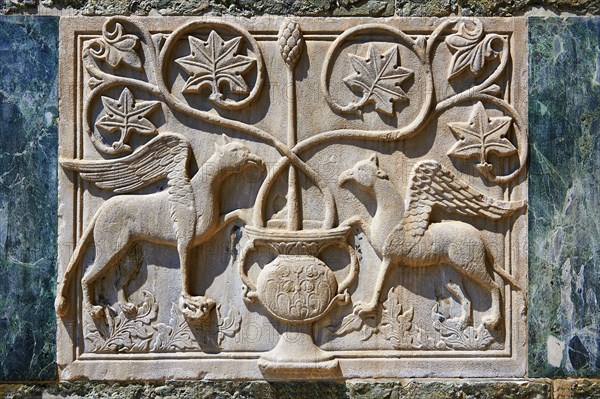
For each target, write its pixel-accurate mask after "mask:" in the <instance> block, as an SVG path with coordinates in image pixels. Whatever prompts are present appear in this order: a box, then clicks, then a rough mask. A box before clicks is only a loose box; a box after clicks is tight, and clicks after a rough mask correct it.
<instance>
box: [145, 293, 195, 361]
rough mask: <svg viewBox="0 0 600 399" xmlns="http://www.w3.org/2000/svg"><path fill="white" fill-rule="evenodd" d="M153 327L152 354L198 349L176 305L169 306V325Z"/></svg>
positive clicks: (162, 324)
mask: <svg viewBox="0 0 600 399" xmlns="http://www.w3.org/2000/svg"><path fill="white" fill-rule="evenodd" d="M153 327H154V329H155V330H156V334H155V335H156V338H155V340H154V344H153V345H152V351H153V352H169V351H177V350H187V349H195V348H197V347H198V345H197V343H196V341H195V339H194V338H193V335H192V332H191V331H190V329H189V326H188V324H187V322H186V321H185V318H184V317H183V315H182V314H181V311H180V310H179V306H177V304H173V305H172V306H171V318H170V320H169V325H166V324H164V323H156V324H154V325H153Z"/></svg>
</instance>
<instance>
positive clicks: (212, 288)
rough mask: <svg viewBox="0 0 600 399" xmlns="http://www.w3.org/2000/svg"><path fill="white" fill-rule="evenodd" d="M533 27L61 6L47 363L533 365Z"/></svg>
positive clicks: (333, 374) (277, 370)
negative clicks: (529, 315) (54, 278)
mask: <svg viewBox="0 0 600 399" xmlns="http://www.w3.org/2000/svg"><path fill="white" fill-rule="evenodd" d="M524 22H525V21H524V19H511V20H506V21H502V20H498V19H484V20H478V19H473V18H468V19H464V20H462V19H453V20H437V19H429V20H427V19H389V20H386V23H377V22H374V20H373V19H345V18H344V19H342V18H338V19H336V18H330V19H310V18H298V19H297V20H288V19H284V18H273V17H270V18H258V19H250V20H249V19H240V18H222V19H218V20H217V19H204V18H202V19H198V18H194V19H183V18H172V19H165V18H146V19H123V18H116V19H92V18H89V19H82V18H67V19H61V34H62V36H61V37H62V43H65V46H64V47H63V54H62V56H61V60H62V64H61V74H60V76H61V78H62V79H64V80H63V81H64V82H72V81H73V80H75V81H76V82H77V84H76V85H72V84H61V85H60V89H61V119H60V120H61V135H60V140H59V142H60V145H59V154H60V156H61V168H60V172H59V175H60V193H59V201H60V203H61V205H62V206H61V208H60V215H59V220H60V233H59V257H60V261H59V264H60V271H59V284H58V294H57V301H56V311H57V314H58V315H59V339H58V342H59V345H60V347H59V354H58V356H59V359H58V363H59V368H60V376H61V378H62V379H78V378H90V379H112V380H121V379H124V380H140V379H142V380H143V379H146V380H157V379H158V380H162V379H198V378H204V379H217V380H218V379H231V378H234V379H236V378H244V379H262V378H265V379H269V380H281V379H336V378H341V377H344V378H371V377H423V376H429V377H430V376H438V377H486V376H493V377H501V376H510V377H523V376H524V374H525V363H524V360H525V359H524V351H523V347H524V343H525V341H524V338H525V337H524V332H525V330H524V324H525V320H524V318H523V315H524V312H525V302H524V301H525V293H526V290H527V270H526V269H525V268H524V267H523V265H525V264H526V262H525V259H526V252H525V250H526V242H527V238H526V232H527V228H526V204H527V203H526V198H527V190H526V188H527V187H526V173H524V170H525V168H526V162H525V160H526V158H527V141H526V135H525V126H526V125H525V123H526V122H525V121H526V115H525V106H526V98H525V96H524V95H525V91H524V90H523V88H524V87H526V75H525V74H524V71H525V65H526V60H525V53H524V51H523V48H522V47H521V46H520V43H522V42H523V40H524V39H525V36H524V35H525V24H524ZM400 29H404V30H406V31H409V32H411V34H410V35H407V34H405V33H404V31H403V30H400ZM506 32H510V35H507V34H506ZM74 46H77V47H74ZM76 49H79V50H77V51H76ZM509 64H510V65H511V66H512V67H511V68H508V67H507V66H508V65H509ZM73 126H75V128H73ZM403 197H404V198H405V199H403ZM75 348H77V349H75ZM174 354H175V355H177V357H174V356H173V355H174ZM149 359H152V361H151V362H149V361H147V360H149ZM145 360H146V361H145ZM184 365H185V366H184ZM131 370H135V373H132V372H131Z"/></svg>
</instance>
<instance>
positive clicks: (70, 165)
mask: <svg viewBox="0 0 600 399" xmlns="http://www.w3.org/2000/svg"><path fill="white" fill-rule="evenodd" d="M223 141H224V143H223V144H222V145H218V144H215V152H214V154H213V155H212V156H211V157H210V158H209V159H208V160H207V161H206V162H205V163H204V164H203V165H202V166H201V167H200V169H199V170H198V172H197V173H196V174H195V175H194V177H192V178H191V179H190V176H189V171H188V167H189V161H190V159H191V158H192V149H191V146H190V143H189V142H188V140H187V139H186V138H185V137H184V136H182V135H179V134H175V133H163V134H160V135H158V136H157V137H155V138H153V139H152V140H150V141H149V142H148V143H147V144H145V145H143V146H142V147H140V148H138V150H136V151H135V152H134V153H132V154H131V155H129V156H126V157H124V158H120V159H114V160H100V161H87V160H65V159H61V161H60V163H61V165H62V166H63V168H65V169H70V170H74V171H76V172H79V174H80V176H81V177H82V178H83V179H85V180H88V181H91V182H93V183H94V184H95V185H96V186H97V187H99V188H101V189H105V190H110V191H112V192H114V193H115V194H125V195H117V196H114V197H112V198H110V199H108V200H107V201H106V202H104V203H103V204H102V205H101V206H100V207H99V208H98V210H97V211H96V213H95V215H94V216H93V217H92V219H91V221H90V222H89V224H88V225H87V227H86V229H85V231H84V233H83V235H82V237H81V239H80V240H79V242H78V244H77V246H76V248H75V250H74V252H73V255H72V257H71V260H70V261H69V264H68V266H67V269H66V272H65V274H64V276H63V278H62V280H61V281H60V283H59V286H58V294H57V299H56V304H55V307H56V312H57V314H58V315H59V316H64V315H65V314H66V312H67V310H68V305H69V301H68V300H67V296H68V290H69V285H70V283H71V281H72V280H73V276H74V275H75V274H76V273H75V272H76V270H77V267H79V265H80V264H81V263H82V260H83V257H84V254H85V252H86V249H87V248H88V246H89V244H91V243H92V242H93V243H94V244H95V248H96V255H95V259H94V262H93V264H91V265H90V266H89V267H88V268H87V270H86V271H85V273H84V275H83V278H82V281H81V284H82V292H83V307H84V309H85V310H86V311H88V312H89V313H90V314H91V315H92V317H94V318H100V317H102V316H103V313H104V308H103V307H102V306H99V305H97V304H95V300H94V292H93V288H94V286H93V284H94V283H95V282H96V281H97V280H98V279H99V278H100V277H102V276H103V275H104V274H105V273H106V272H107V271H109V270H110V269H111V268H113V267H115V266H116V265H118V264H119V262H120V261H121V259H122V258H123V256H124V255H125V254H126V253H127V251H128V250H129V249H130V248H131V247H132V245H134V244H136V243H138V242H150V243H155V244H163V245H170V246H175V247H176V248H177V251H178V253H179V262H180V267H181V273H182V280H183V289H182V297H181V299H180V307H181V310H182V312H183V314H184V316H185V317H186V318H187V319H188V321H192V322H199V321H201V320H203V319H204V318H205V317H206V315H207V314H208V313H209V312H210V310H211V309H212V308H213V307H214V305H215V303H214V301H213V300H212V299H210V298H206V297H204V296H191V295H190V282H189V268H190V251H191V249H192V248H193V247H194V246H197V245H200V244H201V243H203V242H205V241H207V240H208V239H209V238H210V237H211V236H212V235H214V234H215V233H216V232H217V231H218V230H219V229H220V228H221V227H223V226H224V225H225V224H226V223H228V222H229V221H230V220H231V219H232V217H230V216H234V215H233V212H232V213H231V214H228V215H226V216H225V217H224V218H222V217H221V215H220V210H219V201H218V195H219V189H220V186H221V183H222V182H223V180H224V179H225V178H227V177H228V176H230V175H232V174H234V173H240V172H242V171H244V170H245V169H247V168H249V167H252V166H260V167H263V166H264V165H263V162H262V160H261V159H260V158H259V157H258V156H257V155H255V154H253V153H251V152H250V150H249V149H248V148H247V147H246V146H245V145H243V144H241V143H239V142H236V141H232V140H230V139H229V138H228V137H227V136H225V135H223ZM165 178H166V179H167V186H168V188H167V190H165V191H162V192H157V193H152V194H143V195H131V194H128V193H131V192H134V191H136V190H138V189H141V188H143V187H147V186H149V185H151V184H153V183H157V182H159V181H161V180H163V179H165ZM234 212H235V211H234ZM119 298H120V300H124V301H125V303H122V304H121V306H122V308H123V309H125V310H126V311H127V310H129V311H131V309H132V308H134V309H135V305H133V304H131V303H128V302H127V301H126V298H125V296H124V295H123V294H122V293H121V292H120V294H119Z"/></svg>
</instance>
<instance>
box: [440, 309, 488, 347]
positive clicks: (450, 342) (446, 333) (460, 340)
mask: <svg viewBox="0 0 600 399" xmlns="http://www.w3.org/2000/svg"><path fill="white" fill-rule="evenodd" d="M431 315H432V318H433V319H434V322H433V328H434V329H435V330H436V331H438V332H439V333H440V338H441V341H440V342H438V343H437V347H438V348H439V349H453V350H484V349H487V348H489V347H490V345H491V344H492V343H494V337H492V335H491V334H490V332H489V331H488V329H487V328H486V327H485V326H484V325H483V324H480V325H479V326H478V327H477V328H475V327H473V326H468V327H466V328H464V329H462V328H461V327H460V323H457V322H456V320H453V319H448V318H446V317H444V316H443V315H441V314H439V313H438V305H437V304H436V305H434V307H433V308H432V313H431Z"/></svg>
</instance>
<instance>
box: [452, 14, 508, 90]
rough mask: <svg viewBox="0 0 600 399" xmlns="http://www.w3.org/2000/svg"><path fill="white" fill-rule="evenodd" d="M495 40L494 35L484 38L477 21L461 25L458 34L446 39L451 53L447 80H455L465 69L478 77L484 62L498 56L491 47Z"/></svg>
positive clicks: (480, 25) (481, 27)
mask: <svg viewBox="0 0 600 399" xmlns="http://www.w3.org/2000/svg"><path fill="white" fill-rule="evenodd" d="M495 38H497V36H496V35H488V36H484V34H483V25H482V24H481V22H480V21H479V20H477V19H474V20H472V21H469V22H467V23H465V22H463V23H461V24H460V26H459V28H458V32H457V33H455V34H453V35H450V36H448V37H447V38H446V44H447V45H448V47H449V48H450V50H451V51H452V52H453V55H452V59H451V60H450V67H449V69H448V79H453V78H455V77H456V76H458V75H460V74H461V73H462V72H463V71H465V70H467V69H469V70H470V71H471V73H472V74H473V75H474V76H479V75H480V74H481V72H482V71H483V68H484V67H485V62H486V60H488V59H490V58H493V57H496V56H497V55H498V52H497V51H495V50H494V49H493V48H492V45H491V44H492V41H493V40H494V39H495Z"/></svg>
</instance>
